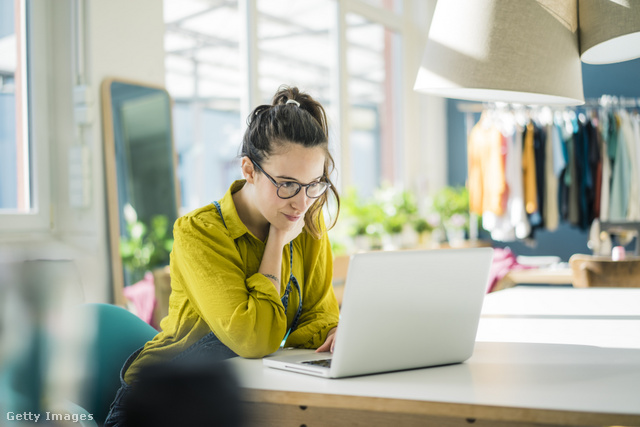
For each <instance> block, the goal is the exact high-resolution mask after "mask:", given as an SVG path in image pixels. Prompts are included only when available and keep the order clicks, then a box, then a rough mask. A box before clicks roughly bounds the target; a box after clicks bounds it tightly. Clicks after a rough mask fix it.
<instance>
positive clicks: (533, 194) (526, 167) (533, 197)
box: [522, 123, 538, 214]
mask: <svg viewBox="0 0 640 427" xmlns="http://www.w3.org/2000/svg"><path fill="white" fill-rule="evenodd" d="M533 132H534V130H533V123H529V124H527V132H526V134H525V136H524V149H523V150H522V183H523V186H524V208H525V210H526V211H527V213H528V214H532V213H534V212H535V211H537V210H538V185H537V184H536V157H535V154H534V150H533Z"/></svg>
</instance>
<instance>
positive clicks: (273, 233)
mask: <svg viewBox="0 0 640 427" xmlns="http://www.w3.org/2000/svg"><path fill="white" fill-rule="evenodd" d="M303 228H304V215H303V216H302V217H301V218H300V219H299V220H298V221H296V222H295V223H293V224H292V226H291V227H290V228H288V229H283V228H278V227H276V226H275V225H273V224H271V225H270V226H269V239H268V240H273V241H275V242H277V245H278V246H279V250H282V247H283V246H284V245H286V244H288V243H289V242H290V241H292V240H293V239H295V238H296V237H298V235H299V234H300V233H302V229H303ZM267 242H268V241H267Z"/></svg>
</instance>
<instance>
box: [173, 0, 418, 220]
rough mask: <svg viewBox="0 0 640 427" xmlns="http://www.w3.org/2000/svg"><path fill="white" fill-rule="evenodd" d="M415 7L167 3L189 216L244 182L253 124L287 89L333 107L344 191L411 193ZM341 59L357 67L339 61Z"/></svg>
mask: <svg viewBox="0 0 640 427" xmlns="http://www.w3.org/2000/svg"><path fill="white" fill-rule="evenodd" d="M407 1H408V0H367V1H362V0H347V1H345V2H344V3H343V2H340V4H339V2H336V1H335V0H305V1H299V2H291V1H289V0H245V1H243V2H238V1H233V0H231V1H223V2H214V1H203V0H165V1H164V5H165V9H164V10H165V24H166V33H165V50H166V73H167V74H166V81H167V89H168V90H169V93H171V95H172V97H173V98H174V101H175V107H174V134H175V138H176V149H177V151H178V156H179V166H178V176H179V179H180V183H181V192H182V211H183V212H187V211H189V210H191V209H194V208H197V207H199V206H202V205H204V204H206V203H210V202H211V201H212V200H213V199H214V198H219V197H221V196H222V194H224V192H225V191H226V189H227V187H228V185H229V182H230V181H231V180H232V179H236V178H239V177H240V171H239V167H238V160H237V154H238V149H239V146H240V143H241V141H242V133H243V132H244V130H245V123H246V114H248V112H249V111H250V110H251V109H252V108H254V107H255V106H256V105H258V104H264V103H269V102H270V98H271V96H272V95H273V94H274V93H275V91H276V90H277V89H278V87H279V86H280V85H282V84H287V85H295V86H297V87H299V88H300V89H301V90H303V91H306V92H309V93H310V94H312V95H313V96H314V97H315V98H316V99H318V100H319V101H320V102H322V104H323V105H324V106H325V107H326V110H327V114H328V120H329V125H330V132H331V135H330V140H331V141H330V144H331V149H332V151H333V154H334V158H335V159H336V161H337V164H338V167H339V169H340V170H339V173H338V177H337V179H336V180H335V181H334V182H336V183H338V185H340V184H341V183H344V184H346V185H350V186H356V187H357V188H358V189H359V191H360V192H362V193H363V194H364V195H369V194H371V193H372V192H373V190H374V189H375V188H377V187H378V186H380V185H381V184H382V183H385V182H388V183H390V184H392V185H399V186H402V185H403V182H402V179H403V175H402V173H401V172H402V168H401V167H400V166H399V165H401V164H402V161H403V155H404V154H403V149H404V142H403V128H402V122H401V121H399V120H398V117H401V115H402V107H403V103H402V102H399V100H400V99H402V91H403V90H406V85H404V84H403V82H402V79H401V76H402V74H403V73H402V69H403V66H404V65H403V64H404V62H403V61H404V60H403V57H402V55H401V48H402V40H403V34H402V31H404V29H403V27H402V25H401V22H402V19H401V14H402V10H403V7H405V6H406V3H407ZM341 5H346V7H344V8H343V7H342V6H341ZM389 21H393V22H394V23H395V24H394V25H393V28H391V27H389V25H387V24H388V22H389ZM245 39H246V40H247V42H246V43H244V41H245ZM341 39H342V40H343V45H344V46H342V45H341V46H338V43H339V40H341ZM243 43H244V45H243ZM341 49H343V50H342V52H344V53H345V56H346V58H347V59H346V61H340V60H338V58H339V55H340V52H341ZM245 50H247V51H245ZM339 88H342V89H339ZM249 99H251V100H249ZM249 104H251V105H249ZM341 108H342V111H340V109H341ZM345 109H347V110H346V111H345ZM346 116H348V118H345V117H346ZM345 130H346V131H345ZM341 139H342V140H341ZM343 157H345V158H343ZM343 177H348V179H345V180H343Z"/></svg>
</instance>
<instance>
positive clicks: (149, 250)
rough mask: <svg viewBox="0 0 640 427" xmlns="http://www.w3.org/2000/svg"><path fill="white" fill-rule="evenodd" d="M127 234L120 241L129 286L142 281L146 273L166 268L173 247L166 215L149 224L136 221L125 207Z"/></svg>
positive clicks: (152, 219) (153, 218) (136, 217)
mask: <svg viewBox="0 0 640 427" xmlns="http://www.w3.org/2000/svg"><path fill="white" fill-rule="evenodd" d="M124 217H125V222H126V229H127V233H126V235H125V236H122V237H121V238H120V256H121V257H122V264H123V266H124V268H125V271H126V272H127V274H128V276H129V279H130V280H129V281H128V282H129V284H132V283H136V282H138V281H139V280H142V278H143V277H144V275H145V273H146V272H147V271H153V270H154V269H156V268H162V267H164V266H166V265H168V264H169V254H170V252H171V248H172V246H173V237H172V235H171V231H170V227H169V220H168V218H167V217H166V216H165V215H156V216H154V217H152V218H151V221H150V223H149V224H145V223H144V222H142V221H140V220H139V219H138V215H137V213H136V211H135V209H134V208H133V207H132V206H131V205H130V204H127V205H125V207H124Z"/></svg>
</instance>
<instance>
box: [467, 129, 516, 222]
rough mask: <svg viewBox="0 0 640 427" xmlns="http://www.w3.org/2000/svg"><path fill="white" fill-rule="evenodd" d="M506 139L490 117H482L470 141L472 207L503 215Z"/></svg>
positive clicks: (472, 131)
mask: <svg viewBox="0 0 640 427" xmlns="http://www.w3.org/2000/svg"><path fill="white" fill-rule="evenodd" d="M505 144H506V143H505V139H504V137H503V135H502V133H501V132H500V130H499V129H498V128H497V127H496V126H494V125H492V124H491V123H490V122H489V120H488V119H486V118H485V119H484V120H482V119H481V120H480V121H479V122H478V123H477V124H476V125H475V126H474V127H473V129H472V130H471V133H470V134H469V138H468V143H467V155H468V168H469V169H468V175H469V181H468V182H469V207H470V210H471V212H473V213H475V214H478V215H482V214H483V213H484V212H491V213H493V214H495V215H498V216H500V215H502V214H503V213H504V209H505V202H506V194H507V186H506V181H505V176H504V165H505V153H506V149H505Z"/></svg>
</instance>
